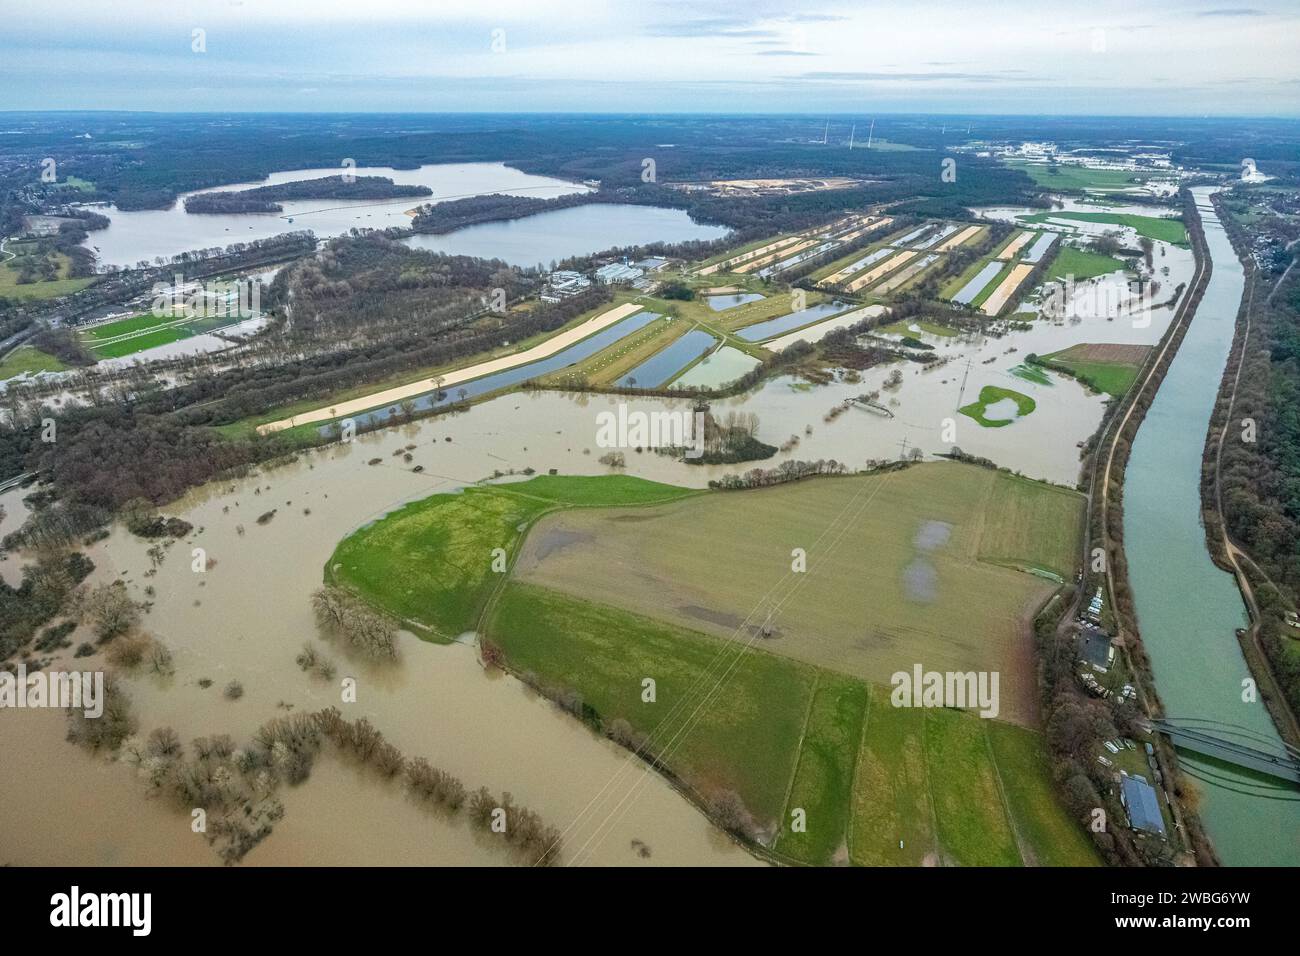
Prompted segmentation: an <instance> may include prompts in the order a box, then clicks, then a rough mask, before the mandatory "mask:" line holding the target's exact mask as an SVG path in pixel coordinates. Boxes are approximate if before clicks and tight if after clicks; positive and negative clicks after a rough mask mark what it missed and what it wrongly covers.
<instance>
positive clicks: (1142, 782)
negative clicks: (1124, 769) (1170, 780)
mask: <svg viewBox="0 0 1300 956" xmlns="http://www.w3.org/2000/svg"><path fill="white" fill-rule="evenodd" d="M1120 787H1121V794H1120V797H1121V799H1122V800H1123V803H1124V809H1125V810H1126V811H1128V820H1129V824H1130V825H1131V826H1132V827H1133V829H1134V830H1142V831H1145V832H1146V833H1154V834H1155V835H1156V836H1159V837H1163V836H1164V835H1165V819H1164V817H1162V816H1161V815H1160V801H1159V799H1158V798H1157V797H1156V790H1155V787H1153V786H1151V784H1149V783H1147V781H1146V778H1145V777H1135V776H1129V775H1127V774H1126V775H1125V776H1124V777H1123V778H1122V779H1121V783H1120Z"/></svg>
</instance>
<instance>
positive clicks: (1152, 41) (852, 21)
mask: <svg viewBox="0 0 1300 956" xmlns="http://www.w3.org/2000/svg"><path fill="white" fill-rule="evenodd" d="M195 31H202V32H201V33H200V34H196V32H195ZM196 36H197V37H198V39H196ZM196 48H201V49H198V50H197V51H196ZM0 109H33V110H40V109H149V110H202V111H208V110H221V111H225V110H231V111H235V110H275V111H285V110H292V111H306V112H310V111H353V110H364V111H407V110H409V111H555V110H558V111H594V112H612V111H655V112H697V111H699V112H719V111H729V112H730V111H734V112H806V113H812V114H817V115H820V114H824V113H830V112H853V113H861V114H866V113H871V112H875V111H882V112H900V111H915V112H944V113H1063V114H1068V113H1090V114H1148V115H1151V114H1162V115H1201V114H1217V115H1281V116H1296V115H1300V2H1298V0H1286V2H1276V0H1263V2H1252V3H1251V4H1250V5H1249V6H1245V5H1233V4H1232V0H1218V2H1216V0H1208V2H1199V3H1198V2H1191V0H1182V2H1172V0H1150V2H1143V3H1138V2H1135V0H1123V2H1115V0H1086V2H1058V0H1015V2H1005V3H1004V2H999V0H992V2H981V0H939V2H933V0H894V2H888V3H885V2H876V0H856V2H850V3H838V2H833V0H827V2H818V0H813V2H807V3H800V2H798V0H780V2H771V0H693V2H689V3H678V2H668V0H607V2H603V3H596V2H589V0H529V2H520V0H199V2H193V0H109V2H105V0H94V2H88V0H39V2H34V0H0Z"/></svg>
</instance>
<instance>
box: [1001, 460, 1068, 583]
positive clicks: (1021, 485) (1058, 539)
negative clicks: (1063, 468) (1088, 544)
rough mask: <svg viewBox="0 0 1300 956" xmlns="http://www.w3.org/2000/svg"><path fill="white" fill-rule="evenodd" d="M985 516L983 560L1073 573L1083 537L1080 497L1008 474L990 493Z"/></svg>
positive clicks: (1064, 576) (1008, 565) (1016, 566)
mask: <svg viewBox="0 0 1300 956" xmlns="http://www.w3.org/2000/svg"><path fill="white" fill-rule="evenodd" d="M982 512H983V516H984V527H983V529H982V533H981V534H980V541H979V559H980V560H981V561H987V562H988V563H990V564H998V565H1002V566H1003V567H1011V568H1041V569H1042V570H1044V571H1051V572H1053V573H1055V574H1058V575H1060V576H1061V577H1063V578H1067V579H1068V578H1069V577H1070V576H1072V575H1073V573H1074V569H1075V564H1076V563H1077V562H1078V548H1079V540H1080V536H1081V535H1082V534H1083V512H1082V510H1080V508H1079V496H1078V494H1077V493H1075V492H1074V491H1071V490H1069V489H1066V488H1057V487H1055V486H1051V485H1044V484H1043V483H1042V482H1037V481H1032V480H1030V479H1028V478H1021V477H1018V476H1016V475H1004V476H1002V478H1001V480H999V481H996V482H994V483H993V485H992V487H991V488H990V489H989V493H988V496H987V497H986V498H985V499H984V503H983V507H982Z"/></svg>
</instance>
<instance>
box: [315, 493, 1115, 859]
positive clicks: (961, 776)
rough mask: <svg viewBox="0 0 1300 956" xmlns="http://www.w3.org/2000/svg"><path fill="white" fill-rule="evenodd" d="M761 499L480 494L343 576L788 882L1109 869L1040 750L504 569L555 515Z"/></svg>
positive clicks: (351, 564)
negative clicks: (934, 872) (457, 646)
mask: <svg viewBox="0 0 1300 956" xmlns="http://www.w3.org/2000/svg"><path fill="white" fill-rule="evenodd" d="M853 480H860V479H854V478H848V479H836V480H834V482H832V480H830V479H827V480H826V483H827V485H828V486H829V485H830V484H832V483H839V482H842V481H853ZM747 494H749V493H748V492H696V491H691V490H688V489H681V488H675V487H672V486H668V485H661V484H656V483H654V482H648V481H643V480H641V479H637V478H632V477H629V476H623V475H615V476H608V477H595V478H592V477H583V478H578V477H556V476H544V477H537V478H533V479H531V480H529V481H525V482H518V483H510V484H504V485H492V486H483V487H476V488H469V489H466V490H465V491H464V492H461V493H458V494H452V495H434V496H432V497H430V498H426V499H424V500H422V501H419V502H415V503H413V504H410V505H407V506H406V507H404V508H402V509H399V510H398V511H395V512H393V513H391V514H389V515H387V516H385V517H384V518H381V519H379V520H378V521H376V522H374V523H372V524H370V525H367V526H366V527H364V528H361V529H359V530H358V531H357V532H355V533H354V534H353V535H352V536H350V537H349V538H347V539H345V540H344V541H343V542H342V543H340V545H339V546H338V549H337V550H336V551H335V554H334V556H333V557H332V558H331V559H330V562H329V564H328V565H327V567H326V571H325V574H326V579H327V580H329V581H332V582H335V583H337V584H340V585H342V586H344V587H347V588H349V589H351V590H353V591H354V592H356V593H357V594H359V595H360V596H362V597H363V598H364V599H366V600H367V601H369V602H371V603H373V604H375V605H376V606H378V607H380V608H382V609H383V610H385V611H387V612H389V613H392V614H394V615H397V616H400V617H403V618H405V619H407V620H412V621H418V622H420V624H422V625H424V627H421V628H417V630H419V632H420V633H421V634H422V635H423V636H425V637H426V638H428V639H430V640H432V641H446V640H449V639H450V638H451V636H452V635H454V634H457V633H460V632H463V631H467V630H477V631H478V632H479V635H480V638H481V640H482V645H483V650H484V656H485V658H487V659H488V660H490V661H492V662H496V663H499V664H501V666H503V667H505V668H507V669H508V670H510V671H511V672H513V673H514V674H515V675H516V676H518V677H519V678H520V679H522V680H524V681H525V682H527V683H529V684H531V685H532V686H534V687H536V688H537V689H538V690H539V691H541V692H542V693H543V694H545V695H546V696H548V697H550V698H551V699H553V700H555V701H556V702H557V703H558V704H559V705H560V706H562V707H564V708H565V709H566V710H569V711H570V712H571V713H573V714H574V715H575V716H576V717H578V718H579V719H581V720H583V721H584V722H586V723H587V724H588V725H589V726H590V727H592V729H593V730H595V731H596V732H598V733H603V734H606V735H608V736H610V737H612V738H613V739H615V740H616V741H618V742H620V743H622V744H623V745H624V746H627V747H629V748H630V749H633V750H635V751H637V752H638V755H639V756H641V758H642V759H644V760H646V761H647V762H649V763H650V764H651V765H652V766H654V767H655V768H656V769H657V770H659V772H660V773H661V774H663V775H664V776H665V777H666V778H667V779H668V780H669V781H670V782H672V783H673V784H674V785H675V786H676V787H677V789H678V790H679V791H680V792H681V793H682V794H683V795H684V796H686V797H687V798H688V799H690V800H692V802H694V803H695V804H696V805H697V806H699V807H700V808H701V809H702V810H703V811H704V812H705V813H707V814H710V815H711V816H712V817H713V819H714V820H715V822H718V823H719V824H720V825H723V826H724V827H726V828H727V829H729V830H730V831H731V832H732V834H733V835H734V836H736V837H737V838H738V839H739V840H740V841H741V842H742V843H744V844H746V845H747V846H749V847H750V848H751V849H752V850H754V851H755V852H757V853H759V854H760V855H762V856H764V857H766V858H769V859H771V860H773V861H774V862H780V863H790V864H812V865H835V864H859V865H921V864H927V863H951V864H958V865H1018V864H1020V863H1022V862H1030V863H1040V864H1041V863H1056V864H1060V865H1093V864H1095V863H1096V862H1097V858H1096V855H1095V853H1094V851H1093V850H1092V848H1091V846H1090V845H1089V842H1088V840H1087V838H1086V836H1085V835H1084V833H1083V831H1082V829H1081V827H1080V826H1079V825H1078V824H1077V823H1076V822H1075V821H1073V820H1071V819H1070V817H1069V816H1068V815H1066V814H1065V813H1064V811H1063V810H1062V809H1061V807H1060V806H1059V805H1058V804H1057V802H1056V800H1055V797H1054V794H1053V784H1052V780H1051V776H1050V773H1049V772H1048V770H1047V765H1046V760H1045V759H1044V757H1043V754H1042V741H1041V738H1040V736H1039V735H1038V734H1037V733H1036V732H1034V731H1032V730H1028V729H1026V728H1023V727H1019V726H1015V725H1013V724H1009V723H1004V722H1001V721H997V720H983V719H980V718H978V717H976V716H974V715H973V714H969V713H965V712H961V711H956V710H920V709H915V708H898V707H894V706H892V704H891V702H890V696H889V695H890V688H888V687H886V686H881V685H879V684H872V683H869V682H867V681H863V680H859V679H857V678H854V677H851V676H848V675H845V674H842V673H839V672H837V671H834V670H831V669H828V668H825V667H820V666H815V665H813V664H808V663H804V662H801V661H796V660H792V659H790V658H788V657H785V656H780V655H778V654H775V653H771V652H769V651H767V650H766V649H763V648H759V647H757V646H754V642H752V641H745V640H743V639H742V640H729V639H723V638H719V637H716V636H714V635H710V634H705V633H701V632H699V631H695V630H691V629H689V628H686V627H682V626H679V625H677V624H674V623H670V622H666V621H662V620H657V619H652V618H650V617H647V616H644V615H642V614H637V613H634V612H632V611H629V610H626V609H623V608H619V607H614V606H611V605H609V604H604V603H596V602H594V601H591V600H587V599H585V598H584V597H581V596H577V595H573V594H568V593H561V592H559V591H556V590H552V589H550V588H546V587H541V586H537V585H534V584H527V583H522V582H520V581H518V580H515V579H514V577H513V575H512V573H506V574H497V573H493V571H492V569H491V561H492V550H493V549H494V548H502V549H503V550H504V551H505V552H506V553H507V555H508V562H509V564H510V565H511V569H512V571H513V564H514V560H515V557H516V555H517V554H518V552H519V549H520V545H521V543H522V542H523V539H524V537H525V536H526V535H527V533H528V531H529V529H530V528H531V527H532V526H533V525H534V524H535V523H536V522H537V520H538V519H539V518H541V517H542V516H543V515H546V514H549V513H551V512H553V511H555V510H556V509H567V508H605V507H609V508H613V507H618V508H626V507H628V506H632V507H633V508H637V507H641V506H646V507H655V506H659V505H664V506H667V505H665V503H671V502H676V501H679V500H680V499H682V498H686V497H693V496H698V495H705V496H711V495H719V496H721V495H726V496H728V498H729V499H730V498H738V497H740V496H744V495H747ZM631 517H632V518H635V513H634V512H633V513H631ZM621 520H628V519H627V518H623V519H621ZM646 678H652V679H653V680H654V682H655V700H654V702H653V703H648V702H646V701H645V700H644V699H643V692H644V686H645V685H644V681H645V679H646ZM732 795H734V797H736V798H738V803H739V804H740V805H742V806H743V810H741V811H740V813H739V814H738V813H737V812H736V811H735V807H736V805H737V804H736V802H734V801H732V800H730V799H729V798H731V797H732ZM796 811H802V814H796ZM796 816H802V817H803V818H804V819H805V820H806V822H807V824H806V827H804V828H802V829H800V828H796V827H793V826H792V825H791V823H792V821H793V820H794V819H795V818H796ZM900 841H901V845H900Z"/></svg>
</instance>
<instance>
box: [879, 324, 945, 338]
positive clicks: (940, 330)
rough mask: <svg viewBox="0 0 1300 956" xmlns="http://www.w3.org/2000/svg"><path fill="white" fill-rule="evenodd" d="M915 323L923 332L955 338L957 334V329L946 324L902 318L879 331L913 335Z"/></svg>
mask: <svg viewBox="0 0 1300 956" xmlns="http://www.w3.org/2000/svg"><path fill="white" fill-rule="evenodd" d="M914 325H915V326H916V327H917V328H918V329H920V330H921V331H922V332H927V333H929V334H930V335H937V336H939V337H940V338H945V339H947V338H954V337H955V336H956V335H957V330H956V329H953V328H949V327H948V326H946V325H939V324H938V323H937V322H927V321H926V320H924V319H901V320H899V321H898V322H893V323H890V324H889V325H883V326H881V327H880V329H879V330H878V331H880V332H890V333H893V334H894V335H912V334H914V333H913V331H912V326H914Z"/></svg>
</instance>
